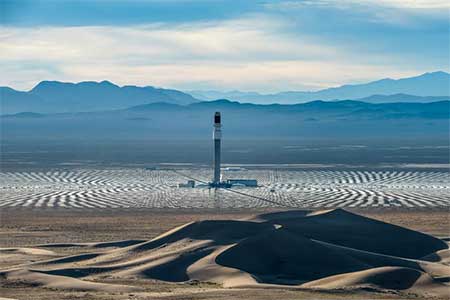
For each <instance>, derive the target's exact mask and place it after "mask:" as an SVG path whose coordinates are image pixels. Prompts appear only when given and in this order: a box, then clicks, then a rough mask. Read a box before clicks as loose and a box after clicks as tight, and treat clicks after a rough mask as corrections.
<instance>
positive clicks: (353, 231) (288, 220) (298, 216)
mask: <svg viewBox="0 0 450 300" xmlns="http://www.w3.org/2000/svg"><path fill="white" fill-rule="evenodd" d="M258 219H260V220H264V219H266V220H267V222H270V223H273V224H279V225H282V226H283V227H284V228H287V229H289V231H291V232H294V233H296V234H299V235H302V236H304V237H307V238H311V239H315V240H320V241H324V242H328V243H332V244H336V245H342V246H346V247H351V248H356V249H360V250H365V251H370V252H376V253H381V254H387V255H393V256H400V257H405V258H416V259H418V258H421V257H424V256H425V255H428V254H430V253H434V252H436V251H438V250H442V249H446V248H448V245H447V244H446V243H445V242H444V241H442V240H440V239H437V238H435V237H432V236H430V235H426V234H423V233H421V232H417V231H413V230H410V229H407V228H403V227H400V226H396V225H393V224H387V223H384V222H381V221H377V220H373V219H369V218H366V217H363V216H359V215H356V214H353V213H350V212H348V211H345V210H343V209H336V210H330V211H324V212H321V213H311V212H309V213H305V211H292V212H289V213H288V214H287V215H285V214H283V213H274V214H267V215H262V216H259V217H258Z"/></svg>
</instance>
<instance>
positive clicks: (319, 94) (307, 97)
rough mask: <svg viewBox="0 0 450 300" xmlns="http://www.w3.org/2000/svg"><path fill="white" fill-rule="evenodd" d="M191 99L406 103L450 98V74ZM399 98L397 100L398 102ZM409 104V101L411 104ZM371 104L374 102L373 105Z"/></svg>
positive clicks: (213, 94)
mask: <svg viewBox="0 0 450 300" xmlns="http://www.w3.org/2000/svg"><path fill="white" fill-rule="evenodd" d="M190 93H191V95H195V97H196V98H198V99H202V100H213V99H218V98H228V99H232V100H237V101H248V102H254V103H300V102H307V101H312V100H335V99H341V100H343V99H353V100H354V99H360V98H366V97H370V96H372V95H378V96H377V97H376V98H378V99H372V100H373V102H376V103H380V102H387V101H384V100H382V99H381V101H378V100H380V96H379V95H391V96H390V97H391V98H392V99H389V102H406V101H404V99H405V97H404V96H403V95H404V94H407V95H414V96H421V97H427V96H437V97H442V96H445V97H449V96H450V74H448V73H446V72H441V71H439V72H432V73H425V74H422V75H419V76H416V77H409V78H402V79H389V78H386V79H381V80H378V81H373V82H369V83H365V84H354V85H343V86H340V87H335V88H328V89H324V90H319V91H315V92H302V91H288V92H280V93H276V94H259V93H255V92H239V91H231V92H224V93H221V92H218V91H205V92H202V91H192V92H190ZM396 98H397V99H396ZM410 100H414V101H412V102H432V101H436V100H432V99H422V98H413V97H411V98H410ZM408 101H409V100H408ZM370 102H372V101H370Z"/></svg>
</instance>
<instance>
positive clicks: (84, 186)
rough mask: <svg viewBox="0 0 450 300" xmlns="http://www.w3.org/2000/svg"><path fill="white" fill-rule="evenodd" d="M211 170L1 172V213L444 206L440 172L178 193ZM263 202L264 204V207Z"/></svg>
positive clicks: (308, 176) (365, 174)
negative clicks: (28, 210) (21, 210)
mask: <svg viewBox="0 0 450 300" xmlns="http://www.w3.org/2000/svg"><path fill="white" fill-rule="evenodd" d="M184 175H186V176H189V177H193V178H197V179H199V180H202V181H208V180H210V178H211V171H210V170H208V169H182V170H176V171H173V170H147V169H102V170H94V169H69V170H53V171H36V172H2V173H0V188H1V189H0V199H1V200H0V207H33V208H52V207H53V208H80V209H81V208H100V209H101V208H136V207H148V208H214V207H216V208H217V207H219V208H220V207H224V208H244V207H252V208H255V207H268V206H277V205H279V206H289V207H312V208H319V207H325V208H327V207H449V206H450V196H449V195H450V193H449V191H450V181H449V173H448V172H445V171H361V170H357V171H331V170H330V171H314V170H303V171H297V170H296V171H294V170H273V169H272V170H241V171H233V172H231V171H230V172H227V171H225V172H224V177H225V178H227V177H228V178H230V177H232V178H256V179H257V180H258V184H259V186H258V187H256V188H245V187H236V188H233V189H232V190H233V191H237V192H239V193H245V194H248V195H251V196H253V197H249V196H245V195H242V194H237V193H235V192H232V191H228V190H225V189H219V190H214V189H209V188H208V187H202V186H198V187H196V188H178V187H177V183H179V182H184V181H186V177H185V176H184ZM265 200H268V201H265Z"/></svg>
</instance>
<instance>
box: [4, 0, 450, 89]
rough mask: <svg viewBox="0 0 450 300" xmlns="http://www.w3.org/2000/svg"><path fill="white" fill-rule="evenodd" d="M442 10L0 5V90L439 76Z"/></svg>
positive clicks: (445, 39) (276, 0)
mask: <svg viewBox="0 0 450 300" xmlns="http://www.w3.org/2000/svg"><path fill="white" fill-rule="evenodd" d="M449 47H450V1H448V0H377V1H371V0H316V1H312V0H301V1H300V0H299V1H291V0H286V1H282V0H273V1H271V0H259V1H252V0H247V1H237V0H228V1H225V0H179V1H176V0H129V1H118V0H89V1H87V0H85V1H84V0H33V1H32V0H0V70H1V72H0V86H10V87H13V88H15V89H18V90H29V89H31V88H32V87H33V86H35V85H36V84H37V83H38V82H40V81H42V80H59V81H70V82H79V81H87V80H94V81H102V80H109V81H112V82H114V83H116V84H119V85H127V84H131V85H139V86H147V85H152V86H158V87H170V88H176V89H181V90H220V91H229V90H242V91H259V92H262V93H270V92H277V91H288V90H317V89H321V88H325V87H331V86H338V85H342V84H348V83H362V82H367V81H372V80H378V79H381V78H401V77H409V76H414V75H418V74H421V73H425V72H432V71H438V70H442V71H446V72H449V71H450V49H449Z"/></svg>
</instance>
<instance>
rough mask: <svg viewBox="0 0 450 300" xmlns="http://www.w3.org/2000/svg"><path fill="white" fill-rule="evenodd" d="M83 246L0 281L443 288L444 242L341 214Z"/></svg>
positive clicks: (260, 219)
mask: <svg viewBox="0 0 450 300" xmlns="http://www.w3.org/2000/svg"><path fill="white" fill-rule="evenodd" d="M66 245H67V246H69V247H73V246H77V245H79V244H66ZM83 245H84V246H85V247H91V248H92V250H93V251H92V252H89V253H83V254H79V255H72V256H67V257H58V258H54V259H46V260H40V261H38V262H34V263H29V264H21V265H17V266H14V267H12V268H9V269H6V270H2V271H1V272H0V275H2V278H4V280H22V281H25V282H30V283H32V284H37V285H41V286H44V287H53V288H67V289H79V290H98V291H107V290H110V291H130V290H133V289H134V287H133V286H122V285H109V284H106V283H99V282H97V281H101V280H102V279H103V278H114V279H123V280H128V282H130V281H129V280H132V279H134V278H143V279H153V280H161V281H166V282H188V281H192V280H196V281H201V282H213V283H216V284H220V285H222V286H224V287H265V288H268V287H278V288H279V287H286V286H289V288H294V289H295V288H298V289H313V290H314V289H322V290H323V289H326V290H339V289H350V290H357V289H361V288H364V289H366V290H367V289H373V290H408V291H409V290H411V291H414V292H415V293H419V294H424V295H425V294H427V293H428V294H429V295H445V293H446V292H448V291H449V288H450V287H449V286H448V285H446V284H447V282H448V279H449V278H450V266H448V265H446V264H445V262H446V261H447V260H448V251H449V250H448V245H447V244H446V243H445V242H443V241H442V240H440V239H438V238H435V237H433V236H430V235H426V234H423V233H420V232H416V231H412V230H409V229H406V228H402V227H399V226H395V225H391V224H388V223H383V222H380V221H376V220H373V219H370V218H367V217H363V216H359V215H356V214H353V213H349V212H347V211H344V210H341V209H337V210H327V211H318V212H313V211H306V210H305V211H287V212H277V213H270V214H263V215H259V216H255V217H254V218H251V219H248V220H214V221H199V222H191V223H187V224H185V225H182V226H179V227H177V228H175V229H173V230H170V231H168V232H166V233H164V234H162V235H160V236H158V237H156V238H154V239H152V240H149V241H140V240H130V241H119V242H111V243H87V244H83ZM86 245H88V246H86ZM63 246H64V245H63V244H53V245H40V247H39V248H45V247H46V248H47V249H53V248H54V249H58V247H63ZM52 247H53V248H52ZM35 248H36V247H35ZM39 248H37V249H38V250H39ZM43 251H48V250H43ZM442 262H444V263H442ZM92 280H95V281H96V282H93V281H92ZM131 282H132V281H131ZM428 294H427V295H428Z"/></svg>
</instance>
